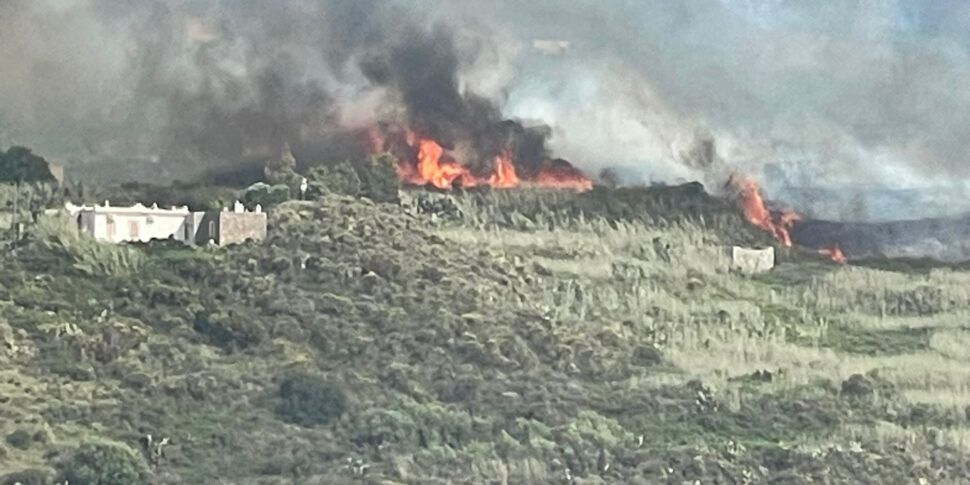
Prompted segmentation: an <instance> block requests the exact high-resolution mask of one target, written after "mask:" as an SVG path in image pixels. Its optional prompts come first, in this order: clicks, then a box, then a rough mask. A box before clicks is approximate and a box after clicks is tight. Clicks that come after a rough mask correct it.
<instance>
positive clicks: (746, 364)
mask: <svg viewBox="0 0 970 485" xmlns="http://www.w3.org/2000/svg"><path fill="white" fill-rule="evenodd" d="M493 217H495V214H494V213H492V212H489V211H488V210H482V211H479V212H473V213H472V214H471V216H470V218H469V219H468V220H466V223H465V224H463V225H461V226H457V227H456V226H444V227H441V228H439V231H438V233H439V234H440V235H441V236H443V237H445V238H447V239H451V240H453V241H456V242H460V243H462V244H477V245H479V246H481V245H484V246H485V247H488V248H489V249H490V250H492V251H498V252H501V253H504V254H506V255H507V256H508V257H509V258H510V260H515V261H519V262H520V263H523V262H524V264H533V263H535V264H538V265H540V266H542V267H543V268H544V269H546V270H548V271H549V272H551V273H552V274H554V275H556V278H555V279H556V281H557V282H558V283H557V284H555V285H553V284H546V283H544V282H536V283H534V284H535V285H536V286H538V287H540V288H536V291H533V292H531V293H532V294H533V295H536V296H534V297H533V298H532V299H530V300H528V301H525V302H519V303H518V304H519V305H522V306H524V307H528V308H531V309H542V310H544V311H546V312H547V314H548V315H550V316H551V317H552V318H554V319H557V320H560V321H566V322H585V321H587V320H588V319H589V318H590V317H591V312H593V311H594V309H595V311H598V312H600V313H603V312H605V313H606V315H603V314H599V315H596V317H597V320H598V321H617V322H619V321H632V322H635V324H636V325H635V326H634V327H633V328H634V330H633V332H634V335H630V336H628V338H637V337H639V336H642V335H645V334H649V335H651V336H652V337H653V341H654V342H655V343H656V345H657V346H658V347H660V348H661V349H662V351H663V353H664V356H665V358H666V359H667V360H668V361H669V362H670V363H671V364H673V366H675V367H676V368H677V369H678V370H679V372H676V373H661V374H657V375H651V376H638V377H636V378H633V379H631V380H630V381H629V382H628V385H631V386H641V387H652V386H663V385H669V384H671V383H683V382H685V381H687V380H689V379H694V378H700V379H702V380H703V381H704V382H705V383H707V384H709V385H711V386H712V387H713V388H714V389H715V390H716V391H717V392H718V393H719V394H720V395H721V396H723V397H725V398H726V401H728V402H730V401H731V399H732V398H733V397H734V396H736V395H737V393H738V389H739V386H741V385H742V384H739V383H737V382H736V381H735V379H734V378H737V377H740V376H745V375H749V374H751V373H754V372H757V371H763V370H767V371H770V372H772V373H773V380H772V381H771V382H770V383H766V384H764V385H765V388H766V390H781V389H790V388H795V387H797V386H803V385H806V384H809V383H812V382H817V381H818V380H819V379H828V380H831V381H833V382H835V383H839V382H841V381H842V380H844V379H847V378H848V377H850V376H852V375H853V374H865V373H867V372H870V371H873V370H877V371H878V372H879V375H880V376H881V378H882V379H885V380H887V381H888V382H890V383H891V384H893V385H894V386H896V388H898V389H899V393H900V396H902V399H903V400H904V401H905V402H907V403H910V404H931V405H938V406H941V407H944V408H950V409H960V410H961V413H962V409H963V407H964V406H968V405H970V367H968V366H967V365H966V364H967V362H968V361H970V345H968V344H970V332H967V331H964V330H963V329H964V328H966V323H965V322H966V318H965V317H966V316H967V315H968V314H970V273H965V272H958V271H950V270H933V271H931V272H930V273H929V274H903V273H895V272H888V271H881V270H876V269H867V268H859V267H844V268H823V270H821V271H818V272H815V273H811V274H805V275H800V274H798V271H799V268H797V267H796V268H794V269H792V268H786V269H785V271H788V272H792V271H793V272H794V273H795V276H796V279H795V281H793V282H787V281H785V282H781V283H779V282H778V281H776V280H777V277H775V276H772V275H769V276H768V277H764V278H762V277H755V278H752V277H746V276H743V275H738V274H734V273H731V272H729V271H727V264H728V261H727V260H726V257H725V255H724V251H722V250H721V241H720V239H719V237H718V234H717V233H716V231H714V230H711V229H710V228H707V227H705V226H702V225H694V224H690V223H677V224H672V225H665V227H661V226H663V225H657V226H648V225H644V224H640V223H622V222H621V223H615V222H614V223H607V222H605V221H600V220H579V221H572V222H571V223H570V224H569V225H568V227H566V228H565V229H556V230H551V229H547V228H542V227H543V224H537V225H536V227H534V228H531V229H530V228H526V229H522V228H501V227H496V226H495V225H494V224H490V221H491V220H492V218H493ZM654 238H660V239H661V240H662V241H663V242H664V244H667V243H669V244H670V247H671V251H670V258H669V259H665V258H664V257H662V255H660V254H658V253H657V251H656V250H655V247H654V245H653V244H652V242H653V240H654ZM564 281H565V282H566V283H563V282H564ZM543 285H545V286H543ZM583 325H585V324H584V323H574V324H573V327H571V328H570V327H567V328H564V329H561V330H559V331H561V332H577V333H581V332H583V330H582V328H584V327H583ZM834 325H841V326H842V328H844V329H845V330H843V331H844V332H850V333H851V332H869V333H868V334H866V335H870V336H871V337H870V338H871V339H873V340H875V341H877V343H878V341H879V340H880V339H882V338H886V339H890V338H896V337H895V336H896V335H897V334H896V333H893V332H905V331H907V330H914V329H915V330H920V329H928V330H926V331H927V332H930V334H929V335H930V337H929V343H928V346H927V348H922V349H915V348H914V350H912V351H909V350H906V349H907V347H905V346H903V347H901V348H902V349H903V350H902V351H900V352H898V353H880V352H870V353H867V352H865V351H864V350H865V349H858V350H857V349H851V348H848V349H845V348H841V347H839V346H835V347H832V346H830V345H825V342H826V338H827V337H829V336H830V335H833V334H831V332H833V331H834V330H833V329H834V327H833V326H834ZM609 326H610V325H607V327H609ZM883 335H885V337H883ZM843 434H844V436H846V437H848V438H853V437H859V436H860V435H861V434H865V435H866V436H867V437H869V438H872V439H875V440H877V441H878V442H905V441H907V440H909V441H912V440H914V439H916V433H914V432H913V431H910V430H906V429H903V428H900V427H898V426H895V425H890V424H888V423H886V424H883V425H881V426H878V427H875V428H872V429H846V430H844V433H843ZM941 439H942V440H944V441H946V442H947V443H948V444H952V445H954V446H959V447H960V449H965V450H968V451H970V446H968V445H970V429H965V428H958V429H948V430H946V431H945V432H944V433H943V434H942V437H941Z"/></svg>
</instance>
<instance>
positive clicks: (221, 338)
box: [194, 311, 267, 349]
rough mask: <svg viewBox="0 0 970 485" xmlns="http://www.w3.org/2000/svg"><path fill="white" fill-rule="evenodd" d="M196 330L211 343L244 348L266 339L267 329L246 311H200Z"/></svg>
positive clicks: (225, 346)
mask: <svg viewBox="0 0 970 485" xmlns="http://www.w3.org/2000/svg"><path fill="white" fill-rule="evenodd" d="M194 328H195V331H197V332H199V333H201V334H202V335H204V336H205V338H206V339H207V340H208V341H209V343H211V344H213V345H216V346H218V347H222V348H239V349H244V348H247V347H251V346H254V345H258V344H259V343H261V342H262V341H264V340H266V337H267V332H266V329H265V328H263V326H262V325H261V324H260V322H259V321H258V320H255V319H253V318H251V317H249V316H248V315H246V314H245V313H239V312H230V313H229V314H225V313H221V312H216V313H209V312H205V311H202V312H199V313H197V314H196V315H195V324H194Z"/></svg>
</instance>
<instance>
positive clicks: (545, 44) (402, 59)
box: [0, 0, 970, 218]
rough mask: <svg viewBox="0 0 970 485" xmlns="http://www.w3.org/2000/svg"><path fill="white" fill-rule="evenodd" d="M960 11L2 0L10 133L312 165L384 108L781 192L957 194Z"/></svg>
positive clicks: (467, 147)
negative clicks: (757, 179)
mask: <svg viewBox="0 0 970 485" xmlns="http://www.w3.org/2000/svg"><path fill="white" fill-rule="evenodd" d="M968 19H970V6H968V5H967V4H966V2H959V1H957V0H949V1H948V0H938V1H933V2H906V1H904V0H869V1H866V2H836V1H832V2H811V3H805V2H797V1H793V0H775V1H770V2H761V1H758V2H755V1H736V0H731V1H729V0H687V1H684V2H667V1H662V0H641V1H633V0H610V1H601V0H575V1H571V2H568V3H563V2H560V1H556V0H495V1H491V2H478V1H471V0H456V1H444V0H411V1H405V0H400V1H377V0H287V1H285V2H264V1H258V0H237V1H229V0H222V1H201V0H170V1H147V2H126V1H122V0H0V63H2V64H0V65H2V66H3V69H2V70H0V144H10V143H22V144H29V145H31V146H33V147H35V148H36V150H37V151H38V152H40V153H44V154H50V155H51V156H54V157H59V158H65V159H71V158H77V159H89V160H96V159H98V158H111V157H114V158H132V159H145V160H151V161H158V163H160V164H169V165H171V166H173V167H183V166H184V167H187V168H188V167H197V166H200V165H202V166H208V165H217V164H231V163H236V162H239V161H244V160H247V159H259V158H260V157H265V156H268V155H270V154H273V153H276V152H277V150H278V149H279V147H280V146H281V145H282V143H283V142H289V143H290V144H291V145H292V146H293V147H294V151H295V152H296V155H297V158H298V159H299V160H300V161H301V162H303V163H314V162H316V161H323V160H334V159H340V158H346V157H353V156H357V155H359V154H360V152H361V150H362V148H361V146H360V143H359V141H358V140H359V137H358V132H359V130H360V129H363V128H365V127H367V126H370V125H373V124H374V123H376V122H379V121H383V122H393V123H404V124H408V125H410V126H411V127H412V128H413V129H416V130H419V131H422V132H425V133H423V134H426V135H428V136H432V137H434V138H436V139H438V140H440V141H441V143H442V144H444V145H447V147H448V148H450V149H452V150H454V151H455V153H460V154H462V156H463V158H466V159H467V160H468V163H470V164H472V165H473V166H475V167H484V166H485V164H486V163H487V162H488V160H489V159H490V157H492V156H494V154H495V152H496V151H498V150H500V149H502V148H503V147H506V146H510V145H511V146H513V147H514V149H515V151H516V155H517V158H520V159H523V160H525V162H524V163H525V164H526V165H527V166H528V164H529V163H539V162H540V161H541V160H543V159H546V158H549V157H563V158H566V159H569V160H570V161H572V162H573V163H574V164H576V165H578V166H579V167H581V168H583V169H584V170H586V171H587V172H588V173H591V174H596V173H598V172H599V171H600V170H601V169H604V168H616V167H618V168H619V169H620V171H619V173H623V174H626V175H625V177H627V178H629V179H631V180H634V181H642V182H676V181H679V180H690V179H700V180H703V181H706V182H707V183H708V185H709V186H713V185H714V184H715V183H716V181H719V180H723V178H724V176H725V173H727V172H730V171H734V170H737V171H740V172H745V173H750V174H753V175H756V176H762V177H763V178H764V179H765V182H766V183H767V187H768V189H770V191H771V192H772V195H775V196H776V197H778V198H784V197H785V195H786V194H788V193H790V192H791V191H790V189H791V188H792V187H799V188H810V187H819V186H824V187H827V188H829V189H831V188H833V187H845V188H847V189H848V190H851V189H852V188H853V187H858V186H861V185H862V184H863V183H864V184H869V185H876V186H879V187H881V188H884V189H903V188H905V189H909V190H917V189H921V188H926V187H933V188H939V187H947V188H948V189H949V190H950V191H952V192H954V193H960V192H962V190H959V189H963V188H966V184H965V181H966V180H967V175H968V174H970V173H968V172H970V164H967V163H965V160H964V159H965V157H966V153H967V150H966V140H968V139H970V84H968V83H966V82H965V80H966V79H968V77H970V34H968V32H970V28H968V27H970V25H967V23H968V22H970V20H968ZM508 120H516V121H508ZM856 199H858V196H857V195H856V196H853V200H856ZM795 202H797V203H799V204H807V205H811V203H812V200H811V196H810V195H808V196H804V197H800V198H797V200H795ZM856 202H857V201H856ZM954 202H958V201H954ZM846 204H848V202H846ZM950 207H951V208H952V207H955V205H953V204H950ZM883 215H884V214H883ZM848 217H851V216H848ZM862 217H863V218H865V217H871V216H870V215H864V216H862Z"/></svg>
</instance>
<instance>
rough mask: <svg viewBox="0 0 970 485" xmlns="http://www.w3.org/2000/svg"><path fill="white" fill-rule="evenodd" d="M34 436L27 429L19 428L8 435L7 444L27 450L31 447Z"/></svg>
mask: <svg viewBox="0 0 970 485" xmlns="http://www.w3.org/2000/svg"><path fill="white" fill-rule="evenodd" d="M32 441H33V438H32V437H31V436H30V433H28V432H27V431H26V430H22V429H18V430H16V431H14V432H13V433H10V434H8V435H7V444H8V445H10V446H13V447H14V448H17V449H18V450H26V449H27V448H30V443H31V442H32Z"/></svg>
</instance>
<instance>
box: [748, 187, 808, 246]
mask: <svg viewBox="0 0 970 485" xmlns="http://www.w3.org/2000/svg"><path fill="white" fill-rule="evenodd" d="M738 193H739V195H740V196H741V210H742V212H743V214H744V218H745V219H746V220H747V221H748V222H749V223H751V224H753V225H755V226H758V227H760V228H762V229H764V230H765V231H767V232H769V233H771V235H772V236H774V238H775V239H776V240H777V241H778V242H780V243H781V244H783V245H784V246H785V247H789V248H790V247H791V246H792V239H791V228H792V226H794V225H795V223H796V222H798V221H799V220H800V219H801V218H800V217H799V216H798V214H796V213H795V212H793V211H790V210H785V211H782V212H781V213H779V214H772V212H771V211H770V210H768V206H767V205H765V201H764V198H762V197H761V187H759V186H758V182H757V181H755V180H754V179H751V178H747V179H744V180H743V181H741V182H740V184H739V191H738Z"/></svg>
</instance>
